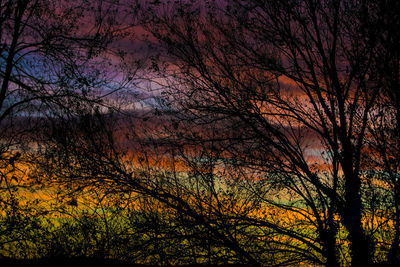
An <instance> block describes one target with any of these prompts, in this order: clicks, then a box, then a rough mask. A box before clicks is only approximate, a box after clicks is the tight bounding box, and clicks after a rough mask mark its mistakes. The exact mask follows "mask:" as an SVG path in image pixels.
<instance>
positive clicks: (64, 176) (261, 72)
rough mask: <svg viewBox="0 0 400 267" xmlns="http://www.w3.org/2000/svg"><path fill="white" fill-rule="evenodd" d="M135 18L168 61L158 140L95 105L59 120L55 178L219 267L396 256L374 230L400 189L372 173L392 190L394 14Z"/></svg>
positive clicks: (161, 61)
mask: <svg viewBox="0 0 400 267" xmlns="http://www.w3.org/2000/svg"><path fill="white" fill-rule="evenodd" d="M140 5H141V6H140V8H141V9H140V10H141V11H143V14H141V15H143V19H144V20H143V24H142V25H143V27H144V28H146V30H147V31H148V32H149V33H151V38H149V41H151V47H152V48H154V47H156V48H157V49H158V52H159V54H158V57H157V56H154V57H153V59H154V60H153V62H150V63H151V64H150V66H149V68H148V70H150V71H151V77H150V78H149V79H150V80H151V82H152V84H153V85H154V84H158V85H159V86H160V87H161V88H162V95H160V96H158V98H157V99H159V101H156V102H157V105H156V107H155V111H154V113H155V114H156V115H157V116H160V117H159V118H157V116H155V118H151V119H150V121H152V122H153V123H156V122H157V123H158V124H161V126H159V127H155V126H151V124H150V126H151V127H150V128H149V129H147V128H146V127H143V126H140V124H138V123H135V122H132V123H131V124H130V123H129V120H128V119H127V118H126V117H124V116H125V115H128V117H131V116H132V113H127V112H124V114H125V115H124V116H123V117H118V116H117V117H114V115H115V114H112V113H108V114H101V113H99V112H98V111H97V112H96V110H93V109H91V108H90V107H89V108H88V109H87V110H86V111H85V112H83V113H81V114H77V116H72V117H69V118H67V120H66V121H63V119H65V118H61V120H59V121H57V120H56V124H55V125H54V126H55V127H54V130H55V131H56V132H55V133H54V132H53V133H50V134H51V136H52V137H53V139H52V140H51V142H50V143H49V144H50V146H49V147H48V148H51V149H49V150H48V151H47V152H48V153H51V155H52V156H51V157H49V158H50V159H51V160H50V161H49V162H48V164H49V166H51V167H50V168H47V169H51V170H57V172H55V176H54V177H56V178H58V179H61V180H62V181H72V182H73V183H76V184H79V185H81V186H87V187H97V186H98V187H101V188H110V189H114V190H119V191H122V192H134V193H135V194H138V195H141V196H145V197H147V198H148V199H149V201H150V203H152V204H151V205H154V206H156V207H162V208H164V209H166V212H165V213H163V214H171V215H172V216H171V217H170V218H171V221H172V223H171V224H169V226H177V227H175V228H174V227H172V228H173V230H172V232H174V231H176V232H175V234H174V235H173V237H174V238H176V239H178V238H187V239H188V240H192V241H194V242H193V243H191V244H195V245H194V246H193V247H192V248H194V249H193V251H201V252H198V254H197V255H199V254H201V255H206V258H209V259H210V261H209V262H213V260H214V259H215V258H218V256H221V255H225V257H226V261H227V262H235V263H244V264H253V265H261V264H262V263H264V264H269V265H290V264H292V265H293V264H299V263H310V264H321V265H327V266H337V265H339V264H342V265H347V264H349V263H350V264H351V265H352V266H368V265H371V264H373V263H374V262H378V261H382V260H383V259H382V257H380V256H376V255H377V254H378V251H379V253H384V254H385V256H386V257H387V258H389V259H391V258H393V256H391V255H396V253H397V252H396V249H397V247H398V241H396V240H397V238H396V234H394V237H392V238H389V239H388V240H389V241H388V242H387V243H384V242H381V239H382V237H381V236H379V234H377V232H376V229H378V227H379V225H380V224H381V223H382V220H383V221H384V224H385V225H386V226H387V228H386V229H389V231H390V228H391V227H390V225H391V223H394V225H396V218H397V217H396V216H397V215H396V214H398V212H397V211H396V205H397V204H396V203H397V202H396V200H395V199H396V198H397V197H398V193H397V192H396V189H395V188H396V186H393V187H389V188H388V191H387V193H385V194H381V190H380V189H379V186H377V182H379V181H381V180H383V179H386V178H387V177H389V178H390V175H389V176H387V175H386V176H385V175H384V176H382V175H381V174H380V173H379V171H377V170H381V169H384V170H385V171H387V172H391V173H392V174H393V175H394V176H393V177H394V178H393V179H392V178H390V179H391V180H392V182H394V183H393V184H395V183H397V180H398V179H397V167H396V165H395V164H393V165H390V166H389V167H388V166H387V165H386V166H385V165H384V162H385V158H386V156H385V155H386V154H384V153H388V152H390V151H389V150H388V147H387V145H382V144H383V143H385V142H386V144H389V143H390V142H392V141H394V139H392V136H390V135H388V134H387V133H388V132H387V130H386V129H387V128H392V130H393V129H395V126H393V125H396V123H393V122H388V121H387V120H386V119H387V118H385V116H384V115H385V113H386V112H387V110H388V109H386V106H385V105H387V103H391V104H390V105H391V107H393V106H394V105H393V103H395V101H393V99H395V98H393V97H390V95H394V94H395V92H396V89H395V88H396V86H397V85H396V81H398V71H397V70H396V67H395V66H398V61H396V60H397V59H398V58H397V59H396V57H393V56H394V55H396V52H395V51H397V50H395V49H394V46H395V45H394V44H395V43H396V42H397V41H396V40H397V39H396V38H395V37H393V38H392V37H390V38H389V36H393V35H395V34H396V31H394V30H392V29H390V30H389V31H388V32H387V33H386V32H385V34H383V35H384V36H383V35H382V36H381V35H380V34H381V33H379V31H378V30H377V29H380V27H382V28H385V26H383V25H388V24H391V25H392V24H394V25H397V24H396V23H395V22H398V18H396V16H395V14H393V13H388V7H389V6H390V5H389V4H387V5H386V4H382V5H381V4H379V3H376V2H375V1H360V2H354V1H329V0H328V1H313V0H300V1H281V0H276V1H229V0H227V1H224V2H219V1H206V2H205V3H204V2H202V1H190V2H189V1H175V3H174V4H171V3H160V2H158V1H155V2H154V3H151V4H150V3H140ZM136 10H137V9H136ZM144 11H146V12H144ZM382 14H387V15H388V20H387V21H385V22H384V23H382V24H381V23H380V22H379V20H378V18H379V17H381V15H382ZM389 21H390V23H389ZM378 26H379V27H378ZM374 36H378V38H375V37H374ZM377 55H378V56H377ZM396 64H397V65H396ZM385 69H389V70H390V71H384V70H385ZM154 78H155V79H154ZM389 84H390V86H389ZM382 95H385V96H387V98H385V99H382V98H381V96H382ZM383 102H384V103H385V104H382V103H383ZM382 107H383V109H381V108H382ZM395 107H396V106H395ZM394 110H396V108H395V109H394ZM379 112H381V113H379ZM382 112H383V113H382ZM377 114H381V116H380V118H384V119H383V120H382V121H380V122H379V123H381V124H380V125H379V123H378V122H377V121H376V117H377ZM133 117H135V116H133ZM148 117H149V115H148V114H147V115H145V116H143V117H142V118H139V121H140V120H143V121H148ZM121 118H123V119H121ZM131 118H132V117H131ZM118 119H120V120H121V122H120V123H119V122H118ZM135 119H136V118H135ZM122 121H124V122H125V124H124V123H122ZM127 121H128V122H127ZM110 122H113V123H110ZM374 123H376V124H374ZM391 123H393V124H391ZM60 126H61V129H62V130H57V129H58V128H59V127H60ZM378 126H379V127H378ZM387 141H390V142H389V143H388V142H387ZM67 148H68V149H67ZM371 148H372V149H371ZM371 151H378V152H379V154H376V156H377V159H374V158H373V157H371V156H370V153H371ZM390 153H392V152H390ZM390 157H393V156H390ZM396 157H397V156H394V158H396ZM373 161H374V162H373ZM382 177H383V178H382ZM390 179H389V180H390ZM388 195H390V196H392V197H393V202H392V201H388V202H387V203H385V204H382V205H380V203H379V201H377V199H376V197H377V196H382V197H385V196H388ZM377 203H378V204H377ZM385 205H386V206H385ZM385 207H391V209H393V210H394V211H393V212H392V211H390V212H389V213H385ZM387 214H389V215H387ZM375 215H379V217H380V220H374V219H373V218H374V217H373V216H375ZM371 218H372V219H371ZM369 224H371V225H369ZM188 225H189V226H190V227H191V228H190V229H193V232H190V231H189V232H190V233H192V235H191V237H190V238H189V237H188V235H186V233H188V232H185V231H183V230H182V229H184V230H186V231H187V229H188V228H187V227H183V226H188ZM179 226H182V227H179ZM164 227H165V226H164ZM396 227H397V226H396ZM396 231H397V230H395V231H394V232H395V233H397V232H398V231H397V232H396ZM177 233H180V234H181V235H179V234H177ZM182 233H183V234H182ZM176 239H175V240H176ZM171 240H172V239H171ZM202 240H209V241H210V242H208V243H207V242H203V243H202V242H199V241H202ZM177 243H179V242H177ZM177 243H174V244H177ZM347 244H349V245H347ZM390 247H391V248H390ZM389 250H390V251H391V252H390V253H388V251H389ZM202 253H204V254H202ZM164 256H165V255H164ZM164 256H163V257H164ZM216 256H217V257H216ZM395 257H396V256H394V258H395Z"/></svg>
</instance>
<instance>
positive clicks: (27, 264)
mask: <svg viewBox="0 0 400 267" xmlns="http://www.w3.org/2000/svg"><path fill="white" fill-rule="evenodd" d="M7 266H21V267H44V266H52V267H113V266H116V267H147V266H149V265H140V264H131V263H127V262H124V261H118V260H110V259H95V258H59V257H55V258H44V259H34V260H16V259H9V258H0V267H7ZM189 266H196V267H204V266H209V265H183V266H180V267H189ZM218 266H220V267H236V266H244V265H218Z"/></svg>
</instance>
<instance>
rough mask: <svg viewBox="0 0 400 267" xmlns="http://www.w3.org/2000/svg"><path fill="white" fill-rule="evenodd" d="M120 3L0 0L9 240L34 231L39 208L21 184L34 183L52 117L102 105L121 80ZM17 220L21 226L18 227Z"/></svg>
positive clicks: (0, 152)
mask: <svg viewBox="0 0 400 267" xmlns="http://www.w3.org/2000/svg"><path fill="white" fill-rule="evenodd" d="M115 3H116V2H113V1H109V2H107V3H105V2H103V1H47V0H16V1H14V0H6V1H1V2H0V129H1V132H0V166H1V167H0V203H1V206H2V208H3V209H2V210H4V212H6V211H7V213H5V214H3V213H2V214H1V219H0V220H1V238H2V241H0V242H1V245H3V244H8V243H11V245H13V244H15V242H18V241H19V240H24V239H29V235H28V233H29V231H30V230H26V227H28V226H29V222H27V220H25V219H28V218H30V217H31V218H34V216H37V215H38V214H36V213H35V212H34V211H33V210H35V208H37V207H35V206H36V205H35V204H32V203H31V204H32V205H27V204H26V205H25V204H23V203H29V201H28V200H26V199H25V200H24V199H23V197H22V195H23V194H19V192H18V191H19V190H20V189H22V188H24V189H25V190H29V189H30V187H31V186H32V185H31V184H28V181H27V180H28V177H29V174H30V170H31V167H32V166H33V164H32V163H33V160H34V157H37V156H38V155H37V154H36V152H35V151H34V149H33V148H34V146H33V143H35V142H40V140H38V139H35V138H34V135H35V134H37V133H40V132H42V131H45V130H46V129H44V126H45V124H43V121H44V120H45V117H46V116H51V114H52V113H55V112H59V111H60V110H63V112H64V113H67V112H68V111H69V110H71V109H73V108H76V107H77V106H79V104H80V103H89V102H90V103H92V105H95V104H97V105H100V104H102V101H103V100H104V99H103V97H102V96H104V95H105V94H109V93H110V92H111V90H118V89H119V88H120V87H118V88H117V84H116V83H114V84H113V85H112V86H111V85H110V81H111V76H110V75H109V74H108V73H107V71H110V68H112V66H111V64H109V63H111V61H110V60H111V59H110V56H111V55H113V56H115V55H114V54H115V51H112V50H110V44H111V42H113V41H116V40H117V39H118V38H119V37H121V36H122V31H121V25H119V24H118V21H116V20H115V15H116V10H117V8H118V6H116V5H115ZM83 7H84V8H83ZM104 66H109V69H108V70H106V69H105V67H104ZM121 81H122V79H121ZM100 88H104V90H103V89H102V90H103V91H99V89H100ZM107 90H108V91H107ZM36 137H37V136H36ZM26 201H28V202H26ZM32 207H33V208H32ZM35 214H36V215H35ZM29 215H32V216H29ZM10 219H12V220H11V222H10V221H9V220H10ZM28 221H29V220H28ZM18 222H19V223H18ZM3 223H4V224H3ZM32 225H33V224H32ZM17 228H18V229H19V228H20V229H22V230H21V231H20V233H17V234H15V235H14V234H12V233H13V231H14V230H15V229H17ZM18 229H17V230H18ZM24 236H25V237H24ZM3 238H4V239H3Z"/></svg>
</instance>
